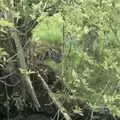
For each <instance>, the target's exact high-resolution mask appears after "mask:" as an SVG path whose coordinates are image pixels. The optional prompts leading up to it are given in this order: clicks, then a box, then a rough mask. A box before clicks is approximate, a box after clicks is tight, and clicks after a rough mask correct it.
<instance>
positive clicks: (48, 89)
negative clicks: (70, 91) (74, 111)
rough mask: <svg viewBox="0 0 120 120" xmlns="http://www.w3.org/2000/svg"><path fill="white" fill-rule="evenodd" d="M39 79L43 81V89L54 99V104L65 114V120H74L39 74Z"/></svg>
mask: <svg viewBox="0 0 120 120" xmlns="http://www.w3.org/2000/svg"><path fill="white" fill-rule="evenodd" d="M38 77H39V78H40V80H41V82H42V84H43V87H44V88H45V89H46V90H47V91H48V95H49V96H50V98H51V99H52V101H53V103H54V104H55V105H56V106H57V107H58V109H59V111H60V112H61V113H62V114H63V116H64V118H65V119H66V120H72V119H71V117H70V116H69V115H68V113H67V110H66V109H65V108H64V107H63V106H62V105H61V103H60V102H59V101H58V100H57V99H56V97H55V96H54V94H53V92H52V91H51V89H50V88H49V86H48V85H47V83H46V82H45V80H44V78H43V77H42V76H41V75H40V73H38Z"/></svg>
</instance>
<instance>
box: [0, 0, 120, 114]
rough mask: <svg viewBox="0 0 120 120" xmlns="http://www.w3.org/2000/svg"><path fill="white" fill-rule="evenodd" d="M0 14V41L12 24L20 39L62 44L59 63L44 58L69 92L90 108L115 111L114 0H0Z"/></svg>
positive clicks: (119, 92) (119, 24) (2, 52)
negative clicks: (61, 56)
mask: <svg viewBox="0 0 120 120" xmlns="http://www.w3.org/2000/svg"><path fill="white" fill-rule="evenodd" d="M0 16H1V20H0V26H1V28H0V33H1V36H0V43H2V42H3V41H4V42H5V41H10V42H12V41H11V40H10V39H9V38H7V37H8V36H9V31H10V30H12V29H13V28H16V29H17V30H18V31H19V36H20V37H21V43H23V44H24V43H25V42H26V41H27V40H28V39H29V40H30V41H31V42H32V44H34V43H35V44H37V45H39V43H40V46H36V47H37V48H38V47H41V44H42V45H43V46H44V45H46V46H47V47H48V48H50V47H57V48H59V49H62V52H63V54H64V55H63V60H62V62H61V63H59V64H56V63H53V62H51V61H47V62H46V64H49V65H50V66H51V67H53V68H54V69H55V70H57V72H58V73H59V74H60V76H61V77H62V79H63V82H64V84H65V85H66V86H67V87H68V88H69V90H70V91H69V92H68V93H70V96H71V97H72V98H78V99H79V100H80V101H81V100H82V101H85V102H86V103H88V104H89V105H90V106H91V108H92V109H93V111H94V110H98V111H101V110H103V109H105V108H108V109H109V110H110V112H112V113H113V114H114V115H118V116H120V102H119V101H120V37H119V36H120V20H119V18H120V1H119V0H35V1H34V2H33V1H32V0H20V1H18V0H1V4H0ZM23 33H24V34H23ZM25 35H26V37H23V36H25ZM6 36H7V37H6ZM5 38H6V39H5ZM6 44H7V43H6ZM4 47H5V48H4ZM7 47H8V46H7V45H3V44H0V67H4V64H6V61H7V59H8V60H9V58H8V56H10V55H9V54H11V53H9V48H7ZM37 50H40V49H37ZM7 52H8V53H7ZM10 57H11V56H10ZM7 62H8V61H7ZM68 93H66V94H68ZM66 97H67V95H66ZM73 111H75V112H76V111H77V112H79V111H80V106H76V107H75V109H74V110H73Z"/></svg>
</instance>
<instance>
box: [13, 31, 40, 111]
mask: <svg viewBox="0 0 120 120" xmlns="http://www.w3.org/2000/svg"><path fill="white" fill-rule="evenodd" d="M11 37H12V38H13V39H14V41H15V45H16V49H17V57H18V60H19V64H20V68H21V69H25V70H26V69H27V66H26V63H25V57H24V51H23V48H22V46H21V43H20V38H19V35H18V33H17V31H16V30H12V31H11ZM22 77H23V79H22V83H23V86H25V88H24V89H26V90H28V92H29V94H30V96H31V98H32V100H33V102H34V105H35V108H36V109H37V110H39V108H40V104H39V101H38V99H37V96H36V93H35V90H34V88H33V86H32V83H31V81H30V77H29V75H28V74H24V75H23V74H22Z"/></svg>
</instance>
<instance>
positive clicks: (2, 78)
mask: <svg viewBox="0 0 120 120" xmlns="http://www.w3.org/2000/svg"><path fill="white" fill-rule="evenodd" d="M14 73H15V72H12V73H9V74H8V75H6V76H3V77H0V80H4V79H7V78H8V77H10V76H12V75H13V74H14Z"/></svg>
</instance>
